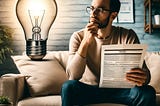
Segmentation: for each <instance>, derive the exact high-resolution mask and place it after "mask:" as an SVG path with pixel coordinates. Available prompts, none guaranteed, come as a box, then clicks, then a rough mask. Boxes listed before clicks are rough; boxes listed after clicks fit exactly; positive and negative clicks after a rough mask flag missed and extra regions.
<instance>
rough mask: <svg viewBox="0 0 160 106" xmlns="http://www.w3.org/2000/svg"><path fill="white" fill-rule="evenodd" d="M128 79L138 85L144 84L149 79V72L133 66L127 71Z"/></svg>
mask: <svg viewBox="0 0 160 106" xmlns="http://www.w3.org/2000/svg"><path fill="white" fill-rule="evenodd" d="M126 79H127V80H128V81H129V82H131V83H133V84H135V85H137V86H142V85H143V84H144V83H145V82H146V80H147V73H146V71H143V70H142V69H140V68H133V69H131V70H130V71H128V72H127V73H126Z"/></svg>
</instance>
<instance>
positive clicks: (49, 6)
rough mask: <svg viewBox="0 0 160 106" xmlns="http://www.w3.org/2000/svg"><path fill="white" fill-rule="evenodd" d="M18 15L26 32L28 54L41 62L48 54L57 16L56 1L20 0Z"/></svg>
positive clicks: (17, 8) (17, 7)
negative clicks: (49, 38) (50, 35)
mask: <svg viewBox="0 0 160 106" xmlns="http://www.w3.org/2000/svg"><path fill="white" fill-rule="evenodd" d="M16 15H17V18H18V20H19V22H20V23H21V25H22V28H23V30H24V35H25V39H26V54H27V55H28V56H29V57H30V58H31V59H33V60H41V59H42V58H43V57H44V56H45V54H46V49H47V48H46V44H47V39H48V33H49V30H50V28H51V26H52V24H53V22H54V20H55V17H56V15H57V4H56V1H55V0H18V1H17V5H16Z"/></svg>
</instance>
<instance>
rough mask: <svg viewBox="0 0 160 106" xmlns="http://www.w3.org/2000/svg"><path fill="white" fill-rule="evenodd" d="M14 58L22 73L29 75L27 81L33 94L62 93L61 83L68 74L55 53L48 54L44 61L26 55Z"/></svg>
mask: <svg viewBox="0 0 160 106" xmlns="http://www.w3.org/2000/svg"><path fill="white" fill-rule="evenodd" d="M12 58H13V60H14V62H15V64H16V66H17V68H18V69H19V71H20V73H21V74H23V75H25V76H28V77H26V81H27V83H28V87H29V90H30V94H31V96H39V95H48V94H59V93H60V89H61V85H62V83H63V82H64V81H66V80H67V76H66V73H65V70H64V68H63V67H62V66H61V65H60V64H59V62H58V60H57V58H55V56H54V53H49V54H47V55H46V56H45V58H44V60H43V61H31V60H30V59H29V58H28V57H27V56H26V55H20V56H12Z"/></svg>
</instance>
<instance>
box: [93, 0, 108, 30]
mask: <svg viewBox="0 0 160 106" xmlns="http://www.w3.org/2000/svg"><path fill="white" fill-rule="evenodd" d="M91 6H92V7H93V8H94V10H93V11H92V12H91V14H90V22H94V23H97V24H98V25H99V28H105V27H106V26H107V25H108V22H109V18H110V11H105V10H110V0H93V2H92V5H91ZM96 8H102V9H104V11H98V9H97V10H96Z"/></svg>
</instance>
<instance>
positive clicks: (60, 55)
mask: <svg viewBox="0 0 160 106" xmlns="http://www.w3.org/2000/svg"><path fill="white" fill-rule="evenodd" d="M48 55H52V56H54V57H56V59H57V60H58V61H59V63H60V64H61V65H62V66H63V68H64V69H66V65H67V60H68V56H69V52H68V51H50V52H48Z"/></svg>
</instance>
